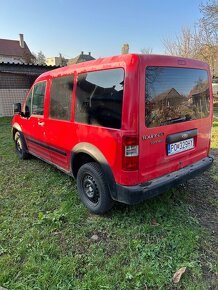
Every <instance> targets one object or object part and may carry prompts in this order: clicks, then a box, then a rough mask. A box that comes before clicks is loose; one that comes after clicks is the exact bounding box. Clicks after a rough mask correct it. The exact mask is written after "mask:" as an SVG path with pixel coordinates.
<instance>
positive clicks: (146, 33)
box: [0, 0, 206, 58]
mask: <svg viewBox="0 0 218 290" xmlns="http://www.w3.org/2000/svg"><path fill="white" fill-rule="evenodd" d="M205 2H206V1H204V0H144V1H143V0H133V1H127V0H107V1H104V0H102V1H100V0H92V1H88V0H77V1H74V0H71V1H70V0H43V1H42V0H37V1H34V0H6V1H5V0H0V38H3V39H14V40H16V39H18V38H19V33H23V34H24V40H25V41H26V43H27V45H28V46H29V48H30V50H31V51H32V52H35V53H37V52H39V51H42V52H43V53H44V54H45V56H46V57H52V56H58V55H59V53H61V54H62V55H63V56H64V57H65V58H72V57H75V56H77V55H78V54H80V52H81V51H84V53H87V54H88V52H89V51H90V52H91V54H92V55H93V56H94V57H95V58H99V57H106V56H111V55H118V54H120V52H121V47H122V45H123V44H124V43H128V44H129V47H130V50H129V51H130V52H131V53H140V52H141V49H143V48H149V49H152V52H153V53H155V54H163V53H165V49H164V45H163V39H166V38H170V39H173V38H174V37H175V35H178V34H179V32H180V31H181V28H182V27H187V26H188V27H193V26H194V25H195V24H196V23H197V21H198V19H199V18H200V17H201V14H200V10H199V6H200V4H201V3H205Z"/></svg>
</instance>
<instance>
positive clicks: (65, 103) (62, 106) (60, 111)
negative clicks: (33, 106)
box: [49, 75, 74, 120]
mask: <svg viewBox="0 0 218 290" xmlns="http://www.w3.org/2000/svg"><path fill="white" fill-rule="evenodd" d="M73 79H74V77H73V75H71V76H65V77H59V78H54V79H53V80H52V85H51V94H50V112H49V117H50V118H52V119H58V120H70V118H71V107H72V93H73Z"/></svg>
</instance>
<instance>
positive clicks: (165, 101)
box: [154, 88, 185, 110]
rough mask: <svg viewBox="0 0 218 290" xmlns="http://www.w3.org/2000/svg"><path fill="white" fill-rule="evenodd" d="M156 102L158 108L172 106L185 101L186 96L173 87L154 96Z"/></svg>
mask: <svg viewBox="0 0 218 290" xmlns="http://www.w3.org/2000/svg"><path fill="white" fill-rule="evenodd" d="M154 101H155V103H156V104H157V107H158V108H162V110H163V109H164V108H165V107H171V106H175V107H176V106H179V105H180V104H181V103H182V102H184V101H185V97H184V96H182V95H181V94H180V93H178V92H177V90H176V89H174V88H171V89H169V90H167V91H165V92H163V93H161V94H159V95H157V96H156V97H155V98H154Z"/></svg>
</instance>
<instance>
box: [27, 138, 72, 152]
mask: <svg viewBox="0 0 218 290" xmlns="http://www.w3.org/2000/svg"><path fill="white" fill-rule="evenodd" d="M26 140H27V141H29V142H32V143H34V144H37V145H39V146H41V147H43V148H46V149H49V150H51V151H54V152H57V153H59V154H61V155H64V156H67V153H66V152H65V151H63V150H60V149H57V148H55V147H53V146H49V145H47V144H45V143H43V142H39V141H36V140H35V139H32V138H30V137H26Z"/></svg>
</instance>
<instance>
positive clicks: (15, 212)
mask: <svg viewBox="0 0 218 290" xmlns="http://www.w3.org/2000/svg"><path fill="white" fill-rule="evenodd" d="M10 130H11V127H10V119H4V118H3V119H0V213H1V214H0V286H2V287H5V288H7V289H10V290H15V289H22V290H25V289H40V290H41V289H43V290H44V289H63V290H67V289H78V290H83V289H84V290H85V289H87V290H88V289H90V290H93V289H96V290H97V289H110V290H113V289H114V290H115V289H116V290H121V289H122V290H124V289H125V290H126V289H131V290H133V289H149V290H150V289H164V290H165V289H167V290H168V289H210V287H212V288H211V289H215V287H216V286H215V285H216V282H217V264H216V262H217V260H216V259H217V257H218V255H217V252H216V251H217V249H216V247H215V246H214V245H215V244H214V243H215V237H216V236H215V237H214V236H213V231H214V229H213V226H214V224H212V220H213V218H215V222H216V217H217V208H218V204H217V196H216V192H215V191H216V188H217V185H218V175H217V170H215V167H216V166H217V164H216V165H215V166H213V168H212V169H211V170H210V172H209V173H207V174H208V176H207V175H203V177H204V176H205V180H207V177H208V178H209V177H210V180H209V179H208V181H202V182H204V184H206V185H207V183H205V182H208V183H209V184H208V186H209V185H211V184H212V185H213V186H214V188H215V191H213V194H211V195H210V196H209V197H207V196H208V192H205V190H204V191H203V190H202V192H201V193H199V192H198V188H197V182H198V178H197V179H195V181H194V182H189V183H188V184H186V185H184V186H180V187H179V188H178V189H176V190H175V189H174V190H172V191H170V192H167V193H165V194H163V195H161V196H159V197H157V198H154V199H152V200H149V201H146V202H144V203H142V204H140V205H137V206H126V205H122V204H117V205H116V206H115V207H114V209H113V210H112V211H111V212H110V213H108V214H107V215H104V216H95V215H92V214H90V213H89V212H88V211H87V210H86V208H85V207H84V206H83V205H82V204H81V202H80V200H79V198H78V194H77V190H76V184H75V181H74V180H73V179H72V178H71V177H69V176H67V175H65V174H64V173H62V172H60V171H58V170H57V169H55V168H54V167H52V166H50V165H48V164H46V163H44V162H42V161H40V160H37V159H36V158H31V159H30V160H25V161H20V160H18V158H17V156H16V154H15V150H14V144H13V142H12V140H11V131H10ZM212 136H213V140H212V144H211V147H212V148H213V153H215V154H217V151H218V109H217V110H216V111H215V118H214V128H213V132H212ZM217 155H218V154H217ZM202 180H203V179H202ZM192 184H195V186H192ZM208 188H209V187H208ZM208 190H210V188H209V189H207V191H208ZM195 196H198V201H199V199H200V201H199V202H200V204H202V203H203V204H204V205H205V204H206V205H207V204H208V208H206V212H207V211H210V213H214V214H215V216H211V218H210V216H208V219H207V220H206V221H205V222H204V220H202V218H201V215H199V212H198V208H197V207H196V206H197V204H198V203H197V202H196V200H195ZM210 213H209V214H210ZM210 221H211V223H210ZM210 226H211V227H210ZM215 226H216V224H215ZM181 267H187V270H186V272H185V273H184V274H183V276H182V278H181V280H180V282H179V283H178V284H174V283H173V282H172V277H173V274H174V273H175V272H176V271H177V270H178V269H179V268H181ZM213 287H214V288H213Z"/></svg>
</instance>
